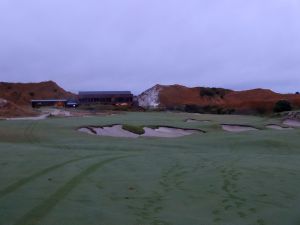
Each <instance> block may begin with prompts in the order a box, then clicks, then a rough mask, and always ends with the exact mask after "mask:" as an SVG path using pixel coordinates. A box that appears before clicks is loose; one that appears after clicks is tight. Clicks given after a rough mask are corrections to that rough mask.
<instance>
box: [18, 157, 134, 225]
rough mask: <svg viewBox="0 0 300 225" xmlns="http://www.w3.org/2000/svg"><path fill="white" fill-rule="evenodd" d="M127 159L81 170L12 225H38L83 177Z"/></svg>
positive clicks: (111, 160) (114, 159) (105, 161)
mask: <svg viewBox="0 0 300 225" xmlns="http://www.w3.org/2000/svg"><path fill="white" fill-rule="evenodd" d="M127 157H130V156H118V157H113V158H110V159H106V160H104V161H100V162H97V163H94V164H92V165H91V166H89V167H88V168H86V169H85V170H83V171H82V172H81V173H79V174H78V175H76V176H74V177H73V178H72V179H71V180H69V181H68V182H67V183H66V184H64V185H63V186H62V187H61V188H59V189H58V190H57V191H56V192H55V193H54V194H52V195H51V196H50V197H48V198H47V199H46V200H45V201H43V202H42V203H41V204H39V205H37V206H36V207H34V208H33V209H31V210H30V211H29V212H28V213H26V214H25V215H24V216H22V217H21V218H19V219H18V220H17V222H16V223H15V224H14V225H36V224H38V223H39V222H40V221H41V220H42V219H43V218H44V217H45V216H46V215H47V214H48V213H49V212H50V211H51V210H52V209H53V208H54V207H55V206H56V205H57V204H58V203H59V202H60V201H61V200H63V199H64V198H65V197H66V196H67V195H68V194H69V193H70V192H71V191H72V190H73V189H74V188H76V187H77V186H78V185H79V184H80V183H81V182H82V180H83V179H84V178H85V177H87V176H89V175H90V174H92V173H93V172H95V171H96V170H98V169H100V168H101V167H103V166H104V165H106V164H109V163H111V162H113V161H116V160H118V159H122V158H127Z"/></svg>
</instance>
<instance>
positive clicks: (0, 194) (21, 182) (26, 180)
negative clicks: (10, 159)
mask: <svg viewBox="0 0 300 225" xmlns="http://www.w3.org/2000/svg"><path fill="white" fill-rule="evenodd" d="M110 154H111V153H106V154H101V155H89V156H84V157H80V158H76V159H71V160H68V161H65V162H63V163H60V164H56V165H54V166H50V167H47V168H45V169H43V170H41V171H39V172H37V173H34V174H32V175H31V176H28V177H25V178H22V179H21V180H18V181H16V182H15V183H13V184H11V185H9V186H7V187H6V188H4V189H3V190H0V199H1V198H2V197H3V196H5V195H7V194H9V193H11V192H14V191H15V190H17V189H18V188H20V187H21V186H23V185H24V184H27V183H29V182H30V181H32V180H34V179H36V178H38V177H41V176H43V175H45V174H47V173H49V172H51V171H52V170H56V169H59V168H61V167H63V166H65V165H67V164H70V163H73V162H77V161H80V160H84V159H88V158H93V157H95V156H106V155H110Z"/></svg>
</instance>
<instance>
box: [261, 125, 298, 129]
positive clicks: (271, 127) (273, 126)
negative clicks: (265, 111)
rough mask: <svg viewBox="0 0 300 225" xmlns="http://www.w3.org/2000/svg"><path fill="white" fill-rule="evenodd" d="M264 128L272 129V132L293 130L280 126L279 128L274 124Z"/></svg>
mask: <svg viewBox="0 0 300 225" xmlns="http://www.w3.org/2000/svg"><path fill="white" fill-rule="evenodd" d="M266 128H269V129H273V130H292V129H293V128H291V127H282V126H279V125H276V124H269V125H267V126H266Z"/></svg>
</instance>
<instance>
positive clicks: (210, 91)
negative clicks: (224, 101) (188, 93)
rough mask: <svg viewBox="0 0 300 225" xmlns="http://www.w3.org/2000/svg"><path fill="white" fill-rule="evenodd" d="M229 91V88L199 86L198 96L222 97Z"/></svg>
mask: <svg viewBox="0 0 300 225" xmlns="http://www.w3.org/2000/svg"><path fill="white" fill-rule="evenodd" d="M229 92H231V90H229V89H224V88H207V87H200V96H201V97H220V98H224V96H225V95H226V94H228V93H229Z"/></svg>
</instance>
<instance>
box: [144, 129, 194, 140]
mask: <svg viewBox="0 0 300 225" xmlns="http://www.w3.org/2000/svg"><path fill="white" fill-rule="evenodd" d="M144 131H145V133H144V134H143V135H141V136H144V137H165V138H176V137H182V136H187V135H191V134H194V133H199V132H198V131H195V130H184V129H179V128H170V127H159V128H157V129H152V128H148V127H145V128H144Z"/></svg>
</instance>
